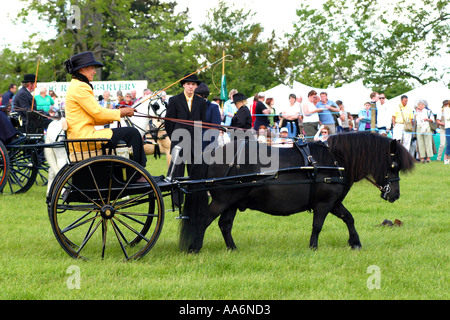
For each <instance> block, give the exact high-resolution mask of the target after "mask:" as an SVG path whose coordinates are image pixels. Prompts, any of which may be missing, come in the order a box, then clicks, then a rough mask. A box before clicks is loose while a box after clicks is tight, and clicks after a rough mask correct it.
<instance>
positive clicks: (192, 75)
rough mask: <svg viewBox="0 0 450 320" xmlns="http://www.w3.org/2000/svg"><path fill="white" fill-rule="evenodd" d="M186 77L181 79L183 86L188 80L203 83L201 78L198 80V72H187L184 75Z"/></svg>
mask: <svg viewBox="0 0 450 320" xmlns="http://www.w3.org/2000/svg"><path fill="white" fill-rule="evenodd" d="M184 76H185V77H186V78H184V79H183V80H181V81H180V83H181V86H183V84H185V83H186V82H195V83H196V84H197V85H199V84H200V83H202V82H201V81H200V80H198V78H197V75H196V74H191V75H190V74H189V73H186V74H185V75H184Z"/></svg>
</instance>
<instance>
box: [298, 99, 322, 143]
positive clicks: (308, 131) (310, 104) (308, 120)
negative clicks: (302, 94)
mask: <svg viewBox="0 0 450 320" xmlns="http://www.w3.org/2000/svg"><path fill="white" fill-rule="evenodd" d="M316 98H317V92H316V91H314V90H311V91H310V92H308V99H306V100H305V101H304V102H303V105H302V111H303V130H304V131H305V138H306V140H307V141H313V140H314V135H315V134H316V132H317V128H318V126H319V112H322V109H318V108H316V105H315V102H316V101H317V99H316Z"/></svg>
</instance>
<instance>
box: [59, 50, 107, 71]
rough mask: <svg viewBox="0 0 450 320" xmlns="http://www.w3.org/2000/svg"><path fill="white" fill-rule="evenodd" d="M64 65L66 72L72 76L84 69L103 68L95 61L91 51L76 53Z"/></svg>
mask: <svg viewBox="0 0 450 320" xmlns="http://www.w3.org/2000/svg"><path fill="white" fill-rule="evenodd" d="M64 64H65V66H66V70H67V72H68V73H70V74H74V73H75V72H77V71H78V70H80V69H81V68H84V67H89V66H96V67H103V64H102V63H100V62H98V61H96V60H95V57H94V54H93V53H92V52H91V51H86V52H81V53H78V54H76V55H74V56H73V57H72V58H70V59H69V60H66V61H65V62H64Z"/></svg>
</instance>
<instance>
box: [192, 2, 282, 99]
mask: <svg viewBox="0 0 450 320" xmlns="http://www.w3.org/2000/svg"><path fill="white" fill-rule="evenodd" d="M253 16H254V13H252V12H251V11H250V10H249V11H245V10H244V9H235V8H233V7H229V6H228V5H227V4H226V2H225V1H219V3H218V6H217V7H216V8H213V9H211V10H210V11H209V12H208V19H207V21H208V22H207V23H204V24H203V25H201V26H200V30H199V31H198V32H196V33H194V35H193V44H194V45H195V46H196V47H197V52H199V53H201V55H200V56H201V57H202V59H203V61H205V64H206V61H207V62H209V63H211V62H214V61H217V60H218V59H220V58H221V57H222V54H223V52H224V51H225V54H226V55H231V56H232V58H230V59H229V58H227V60H228V61H227V62H226V65H225V73H226V77H227V87H228V88H229V89H231V88H236V89H238V91H239V92H242V93H244V94H246V95H248V96H250V95H253V94H255V93H257V92H258V91H263V90H266V89H269V88H270V87H272V86H275V85H278V84H279V83H280V81H282V80H283V78H284V69H283V68H284V65H283V64H280V60H279V58H281V57H282V50H283V49H282V48H280V46H279V45H278V44H277V42H276V38H275V34H274V33H272V37H271V38H270V39H268V40H262V39H261V35H262V31H263V28H262V26H261V24H260V23H253V24H248V23H246V21H248V20H249V19H250V18H252V17H253ZM221 75H222V68H221V64H218V65H216V66H215V67H214V68H213V69H210V70H207V71H206V72H205V73H202V74H201V75H200V77H201V79H202V80H203V81H205V82H206V83H209V84H210V87H211V88H210V90H211V92H213V93H215V94H218V93H219V92H220V78H221Z"/></svg>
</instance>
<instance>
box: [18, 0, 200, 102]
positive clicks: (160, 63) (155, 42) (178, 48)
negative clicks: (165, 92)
mask: <svg viewBox="0 0 450 320" xmlns="http://www.w3.org/2000/svg"><path fill="white" fill-rule="evenodd" d="M175 6H176V2H170V3H161V2H160V1H159V0H136V1H128V0H114V1H109V0H95V1H94V0H77V1H72V2H71V6H68V5H67V1H64V0H53V1H48V2H47V3H42V2H41V1H39V0H32V1H31V2H30V5H29V6H28V7H27V10H23V11H22V12H21V14H20V16H19V17H20V18H22V19H23V20H26V19H27V17H28V15H30V14H32V13H34V12H36V13H37V15H38V17H40V19H43V20H45V21H47V22H48V23H49V25H50V26H52V27H54V28H55V30H56V36H55V37H54V38H53V39H50V40H47V41H42V40H39V41H34V40H30V41H28V42H27V43H25V44H24V45H25V47H26V48H27V49H28V50H29V51H31V52H34V53H35V54H38V55H39V56H40V57H41V58H42V59H41V67H40V71H39V74H40V77H39V78H40V80H41V81H52V80H55V81H67V80H68V79H69V78H70V77H69V76H68V75H67V72H66V70H65V69H64V61H65V60H66V59H68V58H69V57H70V56H72V55H74V54H76V53H79V52H83V51H93V52H94V54H95V56H96V58H97V59H98V61H102V62H103V64H104V65H105V67H104V68H102V69H99V70H98V73H97V79H99V80H123V79H140V80H148V81H149V86H153V87H155V89H160V88H163V87H165V86H167V85H168V84H170V83H171V82H173V81H174V79H175V80H176V79H179V78H181V77H182V76H183V75H184V73H185V72H186V70H188V71H189V70H192V69H193V68H195V69H196V68H197V65H198V62H197V61H196V56H195V54H194V51H193V50H192V48H191V47H190V45H189V44H188V43H186V41H185V38H186V36H187V35H188V34H189V32H190V31H191V28H190V27H189V19H188V16H187V12H182V13H180V14H179V15H175V14H174V8H175ZM52 62H53V63H52ZM172 90H175V89H172ZM169 93H170V92H169Z"/></svg>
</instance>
